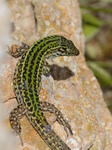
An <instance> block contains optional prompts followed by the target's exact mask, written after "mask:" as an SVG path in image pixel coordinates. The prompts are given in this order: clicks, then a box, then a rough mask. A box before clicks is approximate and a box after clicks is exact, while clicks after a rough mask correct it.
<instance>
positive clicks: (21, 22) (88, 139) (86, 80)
mask: <svg viewBox="0 0 112 150" xmlns="http://www.w3.org/2000/svg"><path fill="white" fill-rule="evenodd" d="M1 5H2V6H4V7H6V8H7V7H8V6H9V12H11V13H9V14H11V17H10V22H9V18H7V20H8V23H7V24H8V26H10V24H11V22H13V27H12V28H13V29H12V30H11V33H10V37H9V36H6V37H7V39H8V40H7V41H6V42H3V41H2V43H4V44H3V45H9V46H11V45H12V44H15V43H17V44H20V42H25V43H27V44H28V45H31V44H32V43H33V42H34V41H36V40H39V39H40V38H43V37H45V36H49V35H53V34H58V35H62V36H65V37H66V38H68V39H71V40H72V41H73V42H74V44H75V45H76V47H77V48H78V49H79V51H80V55H79V56H77V57H66V56H64V57H57V58H54V59H49V60H48V62H49V63H50V64H51V66H52V71H51V76H50V77H45V76H43V79H42V88H41V91H40V95H39V97H40V100H43V101H46V102H49V103H52V104H54V105H55V106H56V107H57V108H58V109H59V110H60V111H61V112H62V113H63V115H64V116H65V118H66V119H67V120H68V121H69V123H70V125H71V128H72V131H73V136H69V137H67V135H66V132H65V131H64V128H63V126H61V125H60V124H58V122H55V123H54V120H55V116H54V115H52V114H49V113H46V114H45V116H46V118H47V120H48V121H49V122H50V124H51V127H52V129H53V130H54V131H55V132H56V133H57V134H58V135H59V136H60V138H61V139H62V140H63V141H64V142H65V143H66V144H68V146H69V147H70V148H71V150H81V149H82V150H87V149H90V150H103V149H104V150H111V149H112V136H111V135H112V117H111V114H110V112H109V110H108V108H107V106H106V104H105V102H104V99H103V94H102V91H101V88H100V86H99V83H98V81H97V79H96V78H95V77H94V75H93V73H92V71H91V70H90V69H89V68H88V67H87V65H86V62H85V58H84V46H85V44H84V35H83V31H82V21H81V13H80V8H79V4H78V1H77V0H66V2H65V0H52V1H51V0H41V1H40V0H29V1H27V0H24V1H22V0H8V4H6V3H5V2H3V3H2V4H1ZM4 15H6V16H7V13H5V14H4ZM4 17H5V16H4ZM3 27H4V28H6V27H5V26H4V25H3ZM9 29H10V28H9ZM0 31H1V30H0ZM8 33H9V32H8V31H7V35H8ZM0 35H1V34H0ZM0 39H2V38H0ZM6 43H7V44H6ZM6 50H7V47H4V46H3V47H2V48H0V53H1V54H3V55H2V59H0V95H1V96H0V101H1V104H0V108H1V107H2V108H4V109H3V110H1V111H0V112H1V113H0V117H1V118H2V119H0V122H1V124H3V125H4V126H6V128H7V129H8V130H9V131H7V132H10V131H13V130H12V129H11V127H10V123H9V114H10V112H11V110H12V109H13V108H15V107H16V106H17V101H16V99H15V98H14V99H9V98H11V97H14V96H15V95H14V92H13V83H12V79H13V72H14V69H15V66H16V63H17V60H18V59H15V58H13V57H11V56H10V55H8V54H7V53H6ZM5 101H6V102H5ZM3 102H4V103H3ZM2 105H3V106H2ZM21 127H22V133H21V139H22V142H23V143H24V146H22V145H21V141H20V138H19V136H15V137H16V141H18V144H17V147H16V149H17V150H35V149H38V150H43V149H45V150H50V149H49V147H48V146H47V145H46V144H45V142H44V141H43V140H42V139H41V137H40V136H39V135H38V133H37V132H36V131H35V130H34V129H33V127H32V126H31V125H30V123H29V122H28V120H27V118H26V117H25V116H24V117H23V118H22V119H21ZM1 131H2V128H1V127H0V133H1ZM7 134H9V133H7ZM7 134H5V135H7ZM10 134H11V135H12V133H10ZM0 141H1V138H0ZM9 141H10V142H11V139H10V138H9ZM5 142H6V144H7V138H6V141H5ZM1 145H3V143H1V142H0V147H1ZM10 149H11V148H10ZM7 150H9V149H7Z"/></svg>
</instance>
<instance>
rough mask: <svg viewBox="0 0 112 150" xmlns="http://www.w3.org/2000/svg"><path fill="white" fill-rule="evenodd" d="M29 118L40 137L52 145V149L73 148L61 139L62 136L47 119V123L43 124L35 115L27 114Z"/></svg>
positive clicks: (64, 149) (66, 149)
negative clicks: (52, 127)
mask: <svg viewBox="0 0 112 150" xmlns="http://www.w3.org/2000/svg"><path fill="white" fill-rule="evenodd" d="M26 116H27V118H28V120H29V121H30V123H31V125H32V126H33V128H34V129H35V130H36V131H37V132H38V134H39V135H40V137H41V138H42V139H43V140H44V142H45V143H46V144H47V145H48V146H49V147H50V149H51V150H71V149H70V148H69V147H68V146H67V145H66V144H65V143H64V142H63V141H62V140H61V139H60V137H59V136H58V135H57V134H56V133H55V132H54V131H53V130H52V129H51V126H50V125H49V123H48V122H47V121H46V124H43V122H42V121H41V120H39V119H38V118H37V117H35V116H34V115H31V114H30V115H27V114H26Z"/></svg>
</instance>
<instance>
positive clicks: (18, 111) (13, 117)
mask: <svg viewBox="0 0 112 150" xmlns="http://www.w3.org/2000/svg"><path fill="white" fill-rule="evenodd" d="M24 114H25V108H24V105H23V104H20V105H18V106H17V107H16V108H14V109H13V110H12V111H11V113H10V115H9V120H10V124H11V127H12V129H14V131H15V132H16V133H17V134H18V135H19V136H20V133H21V124H20V121H19V120H20V119H21V118H22V116H23V115H24ZM20 140H21V144H22V145H23V142H22V139H21V136H20Z"/></svg>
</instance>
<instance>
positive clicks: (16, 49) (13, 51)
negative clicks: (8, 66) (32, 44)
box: [7, 42, 29, 58]
mask: <svg viewBox="0 0 112 150" xmlns="http://www.w3.org/2000/svg"><path fill="white" fill-rule="evenodd" d="M8 49H9V50H8V51H7V53H8V54H9V55H11V56H12V57H15V58H18V57H20V56H21V55H22V54H23V53H24V52H25V51H27V50H28V49H29V45H27V44H25V43H23V42H22V43H21V46H19V45H16V44H14V45H12V46H11V47H10V48H9V47H8Z"/></svg>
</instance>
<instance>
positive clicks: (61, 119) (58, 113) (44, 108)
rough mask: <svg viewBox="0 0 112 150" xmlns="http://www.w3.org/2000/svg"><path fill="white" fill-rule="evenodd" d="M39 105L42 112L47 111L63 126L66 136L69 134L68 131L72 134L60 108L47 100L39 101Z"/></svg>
mask: <svg viewBox="0 0 112 150" xmlns="http://www.w3.org/2000/svg"><path fill="white" fill-rule="evenodd" d="M40 106H41V109H42V111H43V112H45V111H46V112H47V111H48V112H50V113H53V114H54V115H55V116H56V121H58V123H60V124H61V125H63V126H64V130H65V131H66V133H67V136H68V135H69V133H70V134H71V135H73V133H72V130H71V126H70V124H69V123H68V121H67V120H66V119H65V118H64V116H63V114H62V113H61V111H60V110H58V109H57V108H56V107H55V106H54V105H53V104H50V103H48V102H40ZM67 129H68V130H67Z"/></svg>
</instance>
